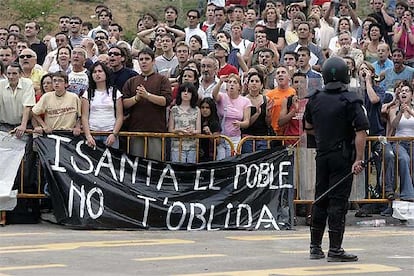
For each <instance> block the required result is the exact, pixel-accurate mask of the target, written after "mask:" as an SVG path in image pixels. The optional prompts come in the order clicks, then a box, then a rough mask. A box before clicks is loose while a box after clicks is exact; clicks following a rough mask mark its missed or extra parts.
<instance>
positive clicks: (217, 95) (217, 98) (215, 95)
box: [212, 76, 223, 103]
mask: <svg viewBox="0 0 414 276" xmlns="http://www.w3.org/2000/svg"><path fill="white" fill-rule="evenodd" d="M222 77H223V76H222ZM222 84H223V79H222V78H220V81H219V82H218V83H217V84H216V86H214V88H213V92H212V96H213V99H214V100H215V101H216V102H217V103H218V102H220V101H221V96H220V93H219V91H220V87H221V85H222Z"/></svg>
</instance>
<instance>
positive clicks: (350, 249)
mask: <svg viewBox="0 0 414 276" xmlns="http://www.w3.org/2000/svg"><path fill="white" fill-rule="evenodd" d="M364 250H365V249H363V248H348V247H347V248H346V251H350V252H351V251H364ZM280 253H284V254H305V253H306V254H308V253H309V249H308V250H284V251H283V250H282V251H280Z"/></svg>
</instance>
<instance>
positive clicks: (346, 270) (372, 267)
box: [175, 264, 401, 276]
mask: <svg viewBox="0 0 414 276" xmlns="http://www.w3.org/2000/svg"><path fill="white" fill-rule="evenodd" d="M395 271H401V269H400V268H398V267H393V266H386V265H379V264H343V265H324V266H310V267H291V268H276V269H264V270H244V271H225V272H209V273H196V274H177V275H175V276H245V275H254V276H268V275H297V276H313V275H335V274H346V275H349V274H360V273H373V272H395Z"/></svg>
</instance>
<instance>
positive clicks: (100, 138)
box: [93, 135, 119, 149]
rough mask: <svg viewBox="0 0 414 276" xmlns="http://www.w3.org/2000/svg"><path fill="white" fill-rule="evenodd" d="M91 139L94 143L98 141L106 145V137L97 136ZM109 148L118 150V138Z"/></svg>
mask: <svg viewBox="0 0 414 276" xmlns="http://www.w3.org/2000/svg"><path fill="white" fill-rule="evenodd" d="M93 138H94V139H95V141H96V142H98V141H100V142H102V143H104V144H105V145H106V139H107V138H108V136H106V135H98V136H94V137H93ZM111 147H112V148H114V149H119V138H118V137H117V138H116V140H115V142H114V143H113V144H112V146H111Z"/></svg>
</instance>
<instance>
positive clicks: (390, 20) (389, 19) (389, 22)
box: [381, 5, 395, 26]
mask: <svg viewBox="0 0 414 276" xmlns="http://www.w3.org/2000/svg"><path fill="white" fill-rule="evenodd" d="M381 14H382V16H383V17H384V21H385V24H387V26H392V25H394V23H395V20H394V18H392V17H391V16H390V15H389V14H388V13H387V11H386V10H385V5H383V6H382V8H381Z"/></svg>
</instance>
